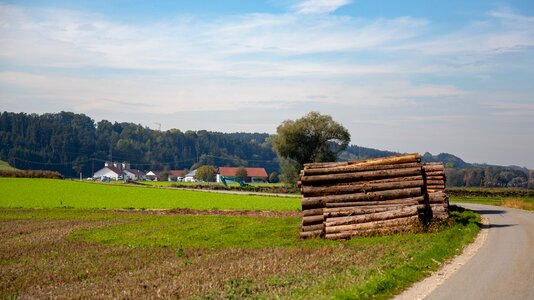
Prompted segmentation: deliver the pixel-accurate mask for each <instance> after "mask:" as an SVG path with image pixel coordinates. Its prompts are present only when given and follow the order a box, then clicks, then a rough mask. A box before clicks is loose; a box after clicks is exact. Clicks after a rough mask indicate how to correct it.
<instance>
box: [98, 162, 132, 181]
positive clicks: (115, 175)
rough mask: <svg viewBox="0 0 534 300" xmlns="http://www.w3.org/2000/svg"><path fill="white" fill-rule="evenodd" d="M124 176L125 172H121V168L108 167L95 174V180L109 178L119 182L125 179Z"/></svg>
mask: <svg viewBox="0 0 534 300" xmlns="http://www.w3.org/2000/svg"><path fill="white" fill-rule="evenodd" d="M124 175H125V174H124V172H123V171H122V170H120V169H119V168H116V167H114V166H111V165H108V166H105V167H104V168H102V169H100V170H98V171H96V172H95V174H93V178H103V177H109V178H111V179H115V180H119V179H123V178H124Z"/></svg>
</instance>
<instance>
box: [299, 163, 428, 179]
mask: <svg viewBox="0 0 534 300" xmlns="http://www.w3.org/2000/svg"><path fill="white" fill-rule="evenodd" d="M420 167H421V164H420V163H418V162H409V163H402V164H390V165H374V166H365V165H346V166H338V167H330V168H320V169H307V170H304V171H303V172H302V173H301V174H300V175H301V176H313V175H325V174H338V173H353V172H363V171H377V170H391V169H406V168H420Z"/></svg>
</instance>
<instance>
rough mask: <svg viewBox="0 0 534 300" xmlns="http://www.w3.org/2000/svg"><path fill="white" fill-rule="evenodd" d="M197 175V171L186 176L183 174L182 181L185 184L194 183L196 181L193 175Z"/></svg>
mask: <svg viewBox="0 0 534 300" xmlns="http://www.w3.org/2000/svg"><path fill="white" fill-rule="evenodd" d="M196 173H197V170H196V169H195V170H193V171H191V172H189V173H187V174H185V176H184V181H185V182H196V181H197V180H196V179H195V174H196Z"/></svg>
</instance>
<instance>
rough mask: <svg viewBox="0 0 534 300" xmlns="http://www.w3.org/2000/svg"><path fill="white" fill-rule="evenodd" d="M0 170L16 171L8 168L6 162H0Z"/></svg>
mask: <svg viewBox="0 0 534 300" xmlns="http://www.w3.org/2000/svg"><path fill="white" fill-rule="evenodd" d="M0 170H16V169H15V168H13V167H12V166H10V165H9V164H8V163H7V162H5V161H3V160H0Z"/></svg>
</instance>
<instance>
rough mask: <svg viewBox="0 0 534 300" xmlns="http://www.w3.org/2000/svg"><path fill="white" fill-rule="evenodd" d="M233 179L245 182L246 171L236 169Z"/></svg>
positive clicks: (241, 168)
mask: <svg viewBox="0 0 534 300" xmlns="http://www.w3.org/2000/svg"><path fill="white" fill-rule="evenodd" d="M235 177H236V178H239V179H241V180H243V181H245V180H247V177H248V173H247V169H245V168H243V167H240V168H237V170H235Z"/></svg>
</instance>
